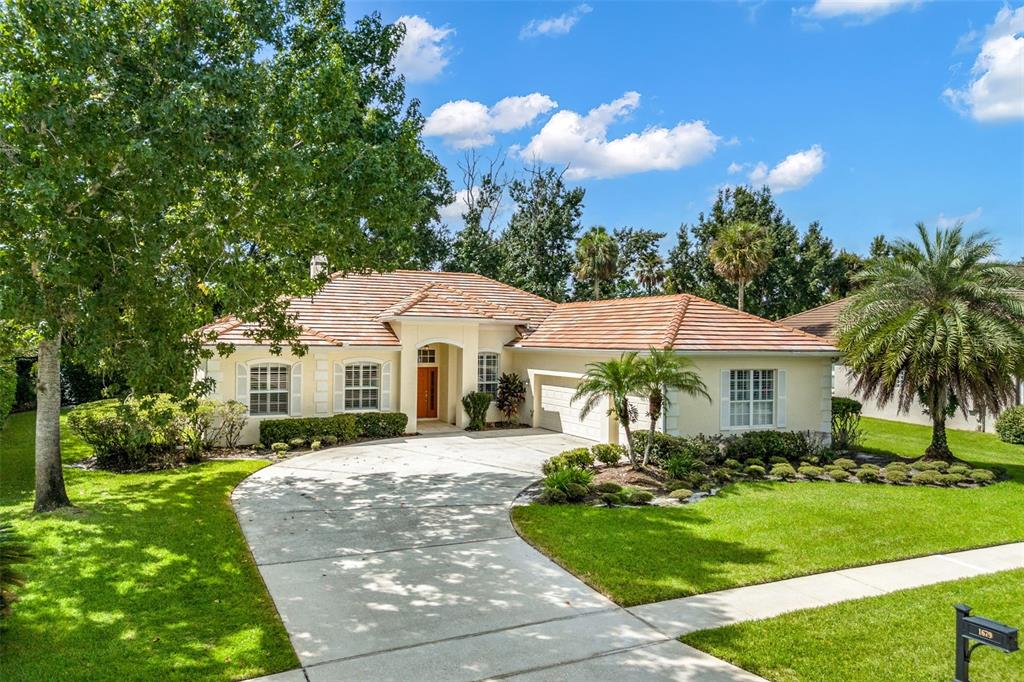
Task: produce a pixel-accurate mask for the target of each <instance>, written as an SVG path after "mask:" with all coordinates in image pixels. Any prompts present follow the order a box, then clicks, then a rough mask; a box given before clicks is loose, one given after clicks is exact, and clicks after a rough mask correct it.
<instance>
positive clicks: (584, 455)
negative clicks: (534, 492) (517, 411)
mask: <svg viewBox="0 0 1024 682" xmlns="http://www.w3.org/2000/svg"><path fill="white" fill-rule="evenodd" d="M593 464H594V455H593V454H592V453H591V452H590V450H589V449H587V448H573V449H572V450H566V451H565V452H562V453H560V454H557V455H555V456H554V457H551V458H549V459H547V460H546V461H545V462H544V464H542V465H541V471H542V472H543V473H544V474H545V475H547V474H550V473H552V472H554V471H558V470H560V469H567V468H570V467H576V468H577V469H589V468H590V467H591V466H593Z"/></svg>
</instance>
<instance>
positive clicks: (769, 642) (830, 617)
mask: <svg viewBox="0 0 1024 682" xmlns="http://www.w3.org/2000/svg"><path fill="white" fill-rule="evenodd" d="M958 602H963V603H966V604H968V605H969V606H971V607H973V608H974V613H975V614H977V615H979V616H985V617H987V618H992V619H994V620H999V621H1002V622H1004V623H1009V624H1010V625H1014V626H1016V625H1019V624H1021V623H1022V622H1024V570H1014V571H1005V572H1002V573H993V574H991V575H986V576H981V577H977V578H968V579H965V580H957V581H952V582H947V583H940V584H938V585H929V586H928V587H919V588H916V589H912V590H904V591H902V592H894V593H892V594H887V595H884V596H881V597H869V598H867V599H858V600H855V601H848V602H841V603H839V604H833V605H832V606H825V607H822V608H818V609H808V610H806V611H796V612H794V613H788V614H785V615H782V616H778V617H776V618H769V619H767V620H761V621H753V622H749V623H740V624H739V625H732V626H729V627H724V628H717V629H715V630H704V631H702V632H695V633H692V634H689V635H686V636H685V637H683V638H682V640H683V641H684V642H686V643H687V644H689V645H691V646H694V647H697V648H698V649H703V650H704V651H707V652H708V653H710V654H712V655H713V656H717V657H719V658H724V659H725V660H727V661H730V662H731V663H734V664H736V665H738V666H740V667H741V668H745V669H746V670H749V671H750V672H752V673H755V674H757V675H760V676H762V677H765V678H767V679H769V680H778V681H779V682H795V681H798V680H829V681H830V682H845V681H847V680H848V681H849V682H861V681H862V680H882V679H884V680H888V681H889V682H904V681H905V682H917V680H942V679H946V680H948V679H950V678H951V677H952V676H953V665H954V660H953V646H954V644H955V638H954V633H955V629H954V624H953V623H954V615H953V604H956V603H958ZM971 677H972V678H976V679H979V680H985V681H986V682H1011V681H1013V682H1016V681H1018V680H1022V679H1024V655H1022V654H1020V653H1016V654H1009V655H1007V654H1003V653H1000V652H998V651H995V650H994V649H987V648H982V649H979V650H978V651H975V652H974V655H973V656H972V658H971Z"/></svg>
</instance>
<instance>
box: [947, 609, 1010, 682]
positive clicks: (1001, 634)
mask: <svg viewBox="0 0 1024 682" xmlns="http://www.w3.org/2000/svg"><path fill="white" fill-rule="evenodd" d="M953 608H954V609H956V677H954V678H953V682H970V679H971V672H970V664H971V653H972V652H973V651H974V650H975V649H977V648H978V647H979V646H990V647H992V648H994V649H998V650H999V651H1002V652H1004V653H1008V654H1011V653H1013V652H1014V651H1016V650H1017V628H1014V627H1010V626H1009V625H1006V624H1004V623H998V622H996V621H994V620H990V619H988V618H982V617H981V616H972V615H971V607H970V606H967V605H966V604H957V605H956V606H954V607H953ZM972 643H973V644H972Z"/></svg>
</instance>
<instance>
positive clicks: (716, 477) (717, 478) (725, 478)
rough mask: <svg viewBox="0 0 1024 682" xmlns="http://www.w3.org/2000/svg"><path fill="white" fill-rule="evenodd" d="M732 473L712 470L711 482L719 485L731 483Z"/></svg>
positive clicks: (723, 470)
mask: <svg viewBox="0 0 1024 682" xmlns="http://www.w3.org/2000/svg"><path fill="white" fill-rule="evenodd" d="M732 479H733V471H732V470H731V469H713V470H712V471H711V480H712V481H714V482H715V483H718V484H719V485H723V484H725V483H730V482H732Z"/></svg>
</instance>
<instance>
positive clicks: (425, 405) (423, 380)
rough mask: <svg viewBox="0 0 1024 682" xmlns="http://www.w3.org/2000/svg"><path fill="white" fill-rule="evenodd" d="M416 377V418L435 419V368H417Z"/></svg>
mask: <svg viewBox="0 0 1024 682" xmlns="http://www.w3.org/2000/svg"><path fill="white" fill-rule="evenodd" d="M418 370H419V371H418V374H417V377H416V416H417V417H419V418H420V419H436V418H437V367H419V368H418Z"/></svg>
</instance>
